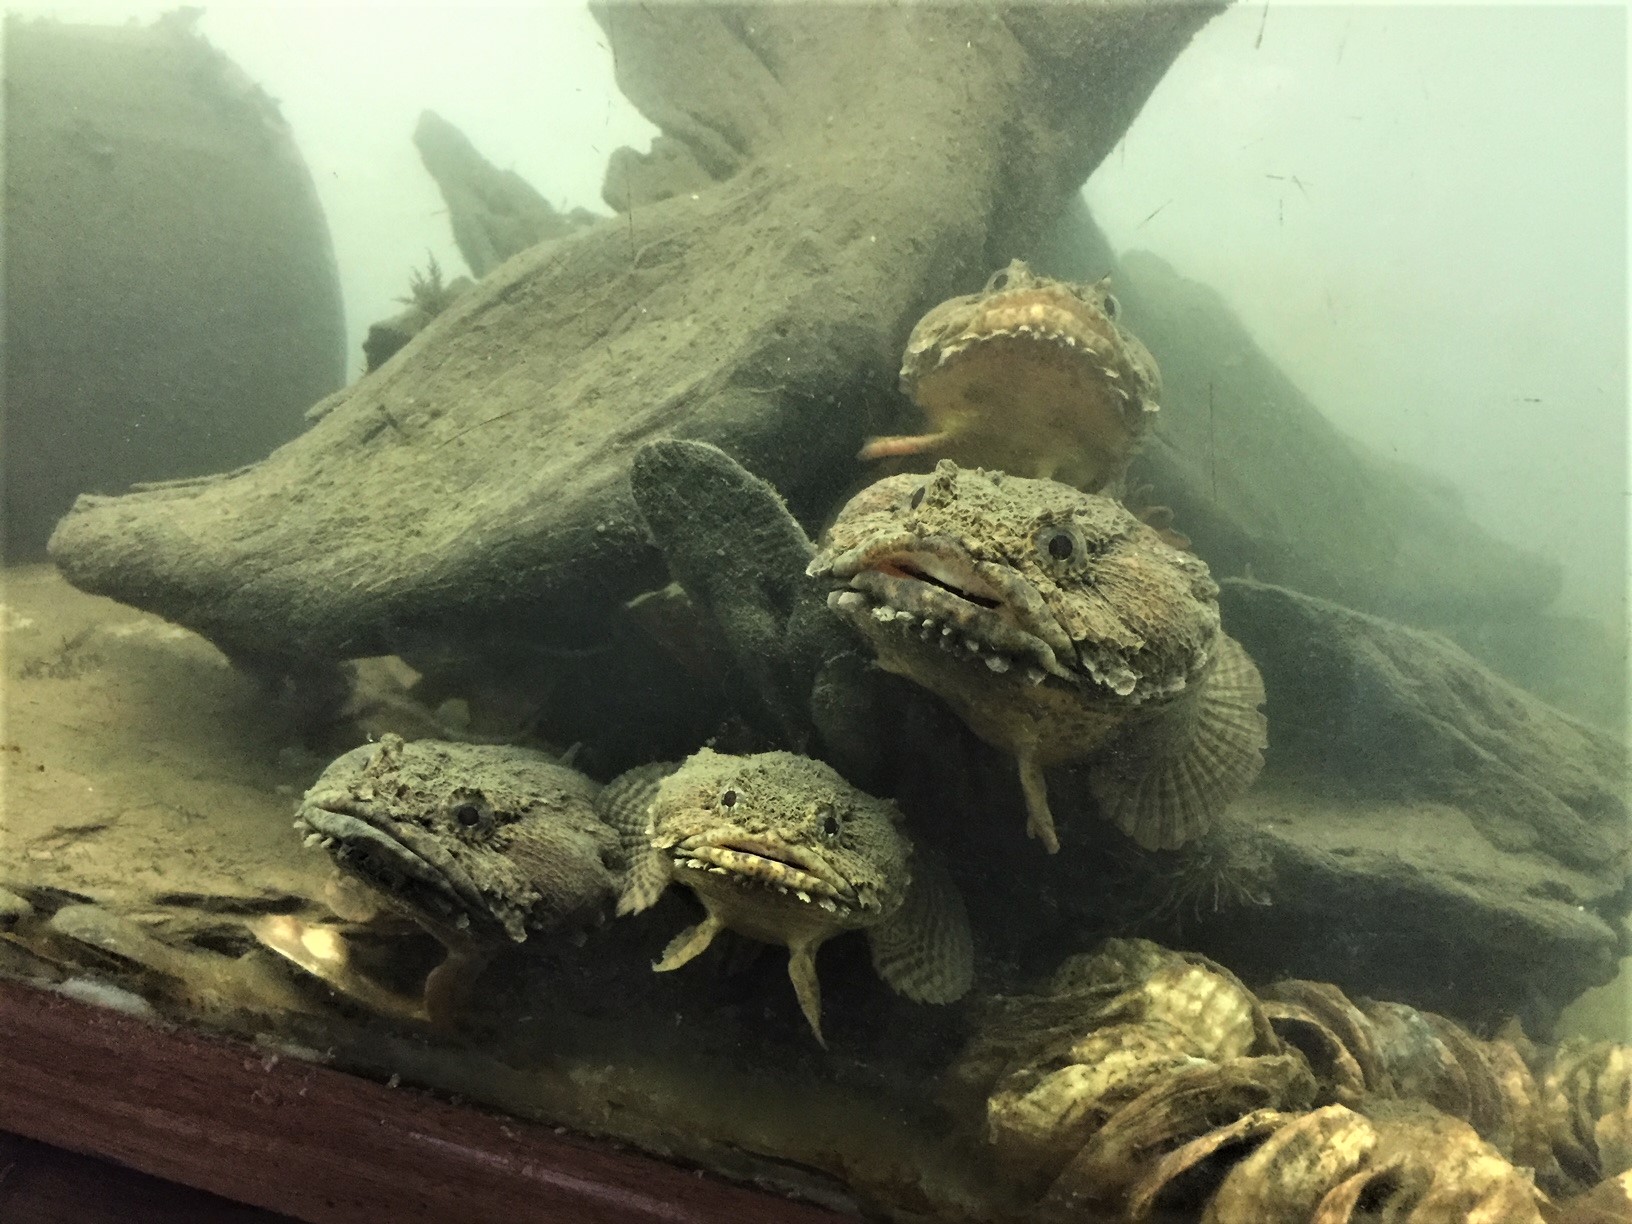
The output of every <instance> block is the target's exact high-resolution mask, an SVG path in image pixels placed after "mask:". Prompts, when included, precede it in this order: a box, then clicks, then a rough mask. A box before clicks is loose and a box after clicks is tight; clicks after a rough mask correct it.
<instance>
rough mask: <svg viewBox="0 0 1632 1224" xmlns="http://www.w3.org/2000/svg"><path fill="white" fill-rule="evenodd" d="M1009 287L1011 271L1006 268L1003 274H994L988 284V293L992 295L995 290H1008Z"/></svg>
mask: <svg viewBox="0 0 1632 1224" xmlns="http://www.w3.org/2000/svg"><path fill="white" fill-rule="evenodd" d="M1008 287H1009V270H1008V269H1007V268H1004V269H1003V270H1002V271H1001V272H993V273H992V278H991V279H990V280H989V281H987V282H986V292H987V293H990V292H991V291H992V290H994V289H1007V288H1008Z"/></svg>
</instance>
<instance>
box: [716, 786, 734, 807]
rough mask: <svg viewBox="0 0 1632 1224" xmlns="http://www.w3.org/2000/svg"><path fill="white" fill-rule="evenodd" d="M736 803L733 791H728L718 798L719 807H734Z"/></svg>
mask: <svg viewBox="0 0 1632 1224" xmlns="http://www.w3.org/2000/svg"><path fill="white" fill-rule="evenodd" d="M736 802H737V792H736V791H734V790H728V791H726V792H725V794H723V795H721V796H720V806H721V807H734V806H736Z"/></svg>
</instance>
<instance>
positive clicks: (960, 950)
mask: <svg viewBox="0 0 1632 1224" xmlns="http://www.w3.org/2000/svg"><path fill="white" fill-rule="evenodd" d="M867 942H868V943H869V944H870V945H871V947H872V953H873V968H874V969H876V970H878V976H879V977H881V978H883V979H884V981H885V982H887V983H888V984H889V986H890V988H891V989H892V990H894V991H896V993H898V994H903V995H905V996H906V997H907V998H909V999H915V1000H917V1001H918V1002H919V1003H951V1002H952V1001H953V1000H955V999H960V998H962V997H963V995H964V994H965V993H966V992H967V991H968V989H969V984H970V982H972V981H973V980H974V974H975V952H974V940H973V938H972V937H971V936H970V934H969V915H968V913H967V911H965V909H964V907H963V895H962V893H960V892H959V891H958V886H957V884H956V883H955V882H954V881H953V879H952V877H951V876H950V875H949V874H947V871H946V868H945V867H944V866H942V865H941V864H940V863H939V862H938V861H936V860H935V859H933V858H931V857H930V856H929V855H927V854H926V853H925V852H924V851H923V850H921V849H920V850H918V851H917V852H915V853H914V855H913V862H912V884H911V885H910V886H909V887H908V888H907V896H906V899H905V900H904V901H902V903H901V907H900V908H899V909H898V910H896V911H895V913H893V914H891V915H890V916H889V917H888V918H887V919H885V920H884V921H883V922H881V923H880V924H879V925H878V926H875V927H870V928H869V929H868V931H867Z"/></svg>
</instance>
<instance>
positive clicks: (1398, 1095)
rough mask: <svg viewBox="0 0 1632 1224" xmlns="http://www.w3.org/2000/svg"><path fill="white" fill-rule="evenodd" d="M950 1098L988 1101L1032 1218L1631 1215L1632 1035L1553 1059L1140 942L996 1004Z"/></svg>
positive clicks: (988, 1136)
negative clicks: (1630, 1041)
mask: <svg viewBox="0 0 1632 1224" xmlns="http://www.w3.org/2000/svg"><path fill="white" fill-rule="evenodd" d="M947 1098H948V1104H950V1105H951V1106H953V1108H954V1109H958V1110H961V1111H968V1113H969V1115H970V1116H973V1115H975V1114H978V1113H979V1112H980V1111H982V1110H983V1111H984V1125H983V1132H984V1139H985V1142H986V1143H987V1144H989V1145H991V1147H992V1149H993V1150H994V1152H995V1154H996V1155H997V1157H998V1164H999V1165H1000V1167H1003V1168H1004V1169H1005V1170H1009V1171H1012V1172H1013V1174H1014V1175H1015V1177H1016V1178H1017V1179H1018V1186H1017V1190H1018V1192H1019V1193H1020V1195H1021V1197H1022V1198H1023V1199H1024V1201H1025V1202H1026V1203H1027V1204H1028V1206H1027V1209H1026V1215H1027V1218H1031V1219H1070V1218H1084V1217H1089V1218H1094V1219H1104V1218H1107V1213H1109V1215H1110V1217H1111V1218H1117V1219H1123V1220H1130V1221H1134V1220H1156V1219H1167V1218H1176V1219H1186V1220H1198V1219H1199V1220H1201V1221H1203V1222H1204V1224H1227V1222H1231V1221H1249V1220H1250V1221H1255V1222H1259V1221H1261V1222H1263V1224H1274V1222H1277V1221H1287V1222H1288V1224H1290V1222H1293V1221H1297V1222H1299V1224H1302V1222H1304V1221H1315V1222H1318V1224H1344V1222H1346V1221H1351V1220H1361V1219H1381V1220H1391V1221H1392V1220H1399V1221H1412V1222H1414V1224H1452V1222H1453V1221H1456V1222H1461V1221H1475V1220H1478V1221H1485V1220H1488V1221H1492V1222H1493V1224H1494V1222H1496V1221H1501V1222H1503V1224H1509V1222H1511V1224H1526V1222H1534V1224H1543V1222H1545V1224H1586V1222H1587V1221H1600V1220H1632V1172H1629V1170H1632V1048H1629V1047H1626V1046H1619V1045H1614V1044H1611V1043H1607V1042H1598V1043H1587V1042H1575V1043H1571V1044H1567V1045H1565V1046H1563V1047H1560V1048H1559V1049H1557V1050H1555V1051H1553V1052H1552V1053H1551V1054H1550V1055H1547V1056H1543V1055H1542V1054H1541V1053H1540V1052H1539V1051H1538V1050H1537V1049H1536V1048H1535V1047H1533V1046H1532V1045H1530V1043H1529V1042H1528V1041H1526V1040H1525V1038H1524V1036H1523V1034H1522V1033H1519V1032H1517V1031H1515V1032H1513V1033H1511V1034H1510V1035H1508V1036H1504V1037H1501V1038H1498V1039H1496V1040H1490V1041H1486V1040H1481V1039H1479V1038H1476V1037H1474V1036H1473V1035H1472V1034H1470V1033H1469V1032H1468V1031H1467V1030H1465V1029H1463V1028H1462V1027H1461V1026H1460V1025H1458V1024H1456V1023H1455V1022H1453V1021H1451V1020H1447V1019H1446V1018H1444V1017H1443V1016H1437V1015H1434V1014H1432V1013H1430V1012H1421V1011H1417V1010H1416V1009H1414V1008H1411V1007H1407V1006H1404V1005H1403V1004H1398V1003H1380V1002H1373V1001H1369V1000H1361V1001H1359V1002H1358V1003H1357V1002H1354V1001H1351V1000H1350V999H1349V998H1348V997H1347V996H1345V995H1344V994H1343V992H1342V991H1341V990H1339V989H1338V988H1337V987H1335V986H1331V985H1328V984H1325V983H1320V982H1306V981H1284V982H1278V983H1276V984H1275V985H1273V986H1271V987H1269V988H1268V989H1267V990H1265V991H1263V992H1262V994H1261V995H1254V994H1253V993H1252V992H1251V991H1250V990H1248V989H1247V988H1246V986H1245V985H1243V984H1242V983H1241V981H1240V980H1239V979H1238V978H1236V977H1235V976H1234V975H1233V974H1232V973H1230V972H1229V971H1228V970H1227V969H1224V968H1223V967H1222V966H1220V965H1218V964H1216V963H1214V962H1212V961H1210V960H1208V959H1207V958H1205V957H1202V956H1198V955H1193V954H1188V953H1180V952H1173V951H1169V950H1167V949H1164V948H1161V947H1159V946H1157V945H1156V944H1153V943H1150V942H1148V941H1145V940H1121V939H1116V940H1110V941H1107V942H1106V943H1105V944H1104V945H1102V946H1101V947H1100V948H1099V949H1098V950H1097V951H1095V952H1093V953H1089V954H1084V955H1080V956H1074V957H1071V958H1069V959H1068V960H1066V961H1065V962H1064V963H1063V964H1062V965H1061V966H1060V968H1059V970H1058V971H1057V972H1056V974H1055V975H1054V978H1053V980H1052V981H1051V983H1050V984H1049V986H1048V989H1047V990H1046V991H1045V992H1044V993H1042V994H1039V995H1024V996H1008V997H998V998H995V999H992V1000H990V1001H989V1002H988V1003H987V1004H986V1006H985V1011H984V1014H983V1017H982V1023H981V1025H980V1028H979V1031H978V1032H977V1034H976V1036H975V1038H974V1039H973V1041H972V1042H971V1043H970V1045H969V1046H968V1048H967V1049H966V1050H965V1051H964V1053H963V1054H962V1055H961V1056H960V1058H959V1060H958V1061H957V1062H956V1063H955V1064H954V1066H953V1067H952V1068H951V1070H950V1072H949V1075H948V1084H947Z"/></svg>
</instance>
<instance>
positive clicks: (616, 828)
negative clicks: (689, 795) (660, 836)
mask: <svg viewBox="0 0 1632 1224" xmlns="http://www.w3.org/2000/svg"><path fill="white" fill-rule="evenodd" d="M677 768H678V766H677V765H675V764H674V763H673V762H667V761H661V762H658V763H656V764H653V765H641V766H639V767H637V768H635V769H631V770H630V771H629V772H628V773H625V774H620V775H619V776H618V777H616V778H614V779H612V781H610V782H608V783H607V784H606V785H605V786H604V787H602V788H601V793H600V794H599V795H597V796H596V797H595V811H596V813H597V814H598V815H599V816H600V818H601V819H602V820H604V821H605V822H606V823H607V824H608V825H610V826H611V827H612V830H613V832H615V833H616V834H617V835H618V840H619V841H620V842H622V843H623V852H624V857H625V859H626V860H627V863H628V865H627V866H626V867H625V869H624V876H623V885H622V887H621V888H620V889H619V895H618V913H619V915H623V914H638V913H640V912H641V911H642V910H645V909H650V908H651V907H652V906H653V905H655V904H656V903H657V899H658V897H659V896H661V895H662V893H663V890H664V889H665V888H667V887H668V884H669V864H668V859H667V858H666V857H665V856H664V855H663V854H662V852H660V851H658V850H654V849H653V848H652V839H651V832H650V827H651V816H650V812H651V806H652V800H653V799H656V798H657V788H658V784H659V783H661V782H662V781H663V779H664V778H666V777H667V776H668V775H669V774H671V773H673V772H674V771H675V769H677Z"/></svg>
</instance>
